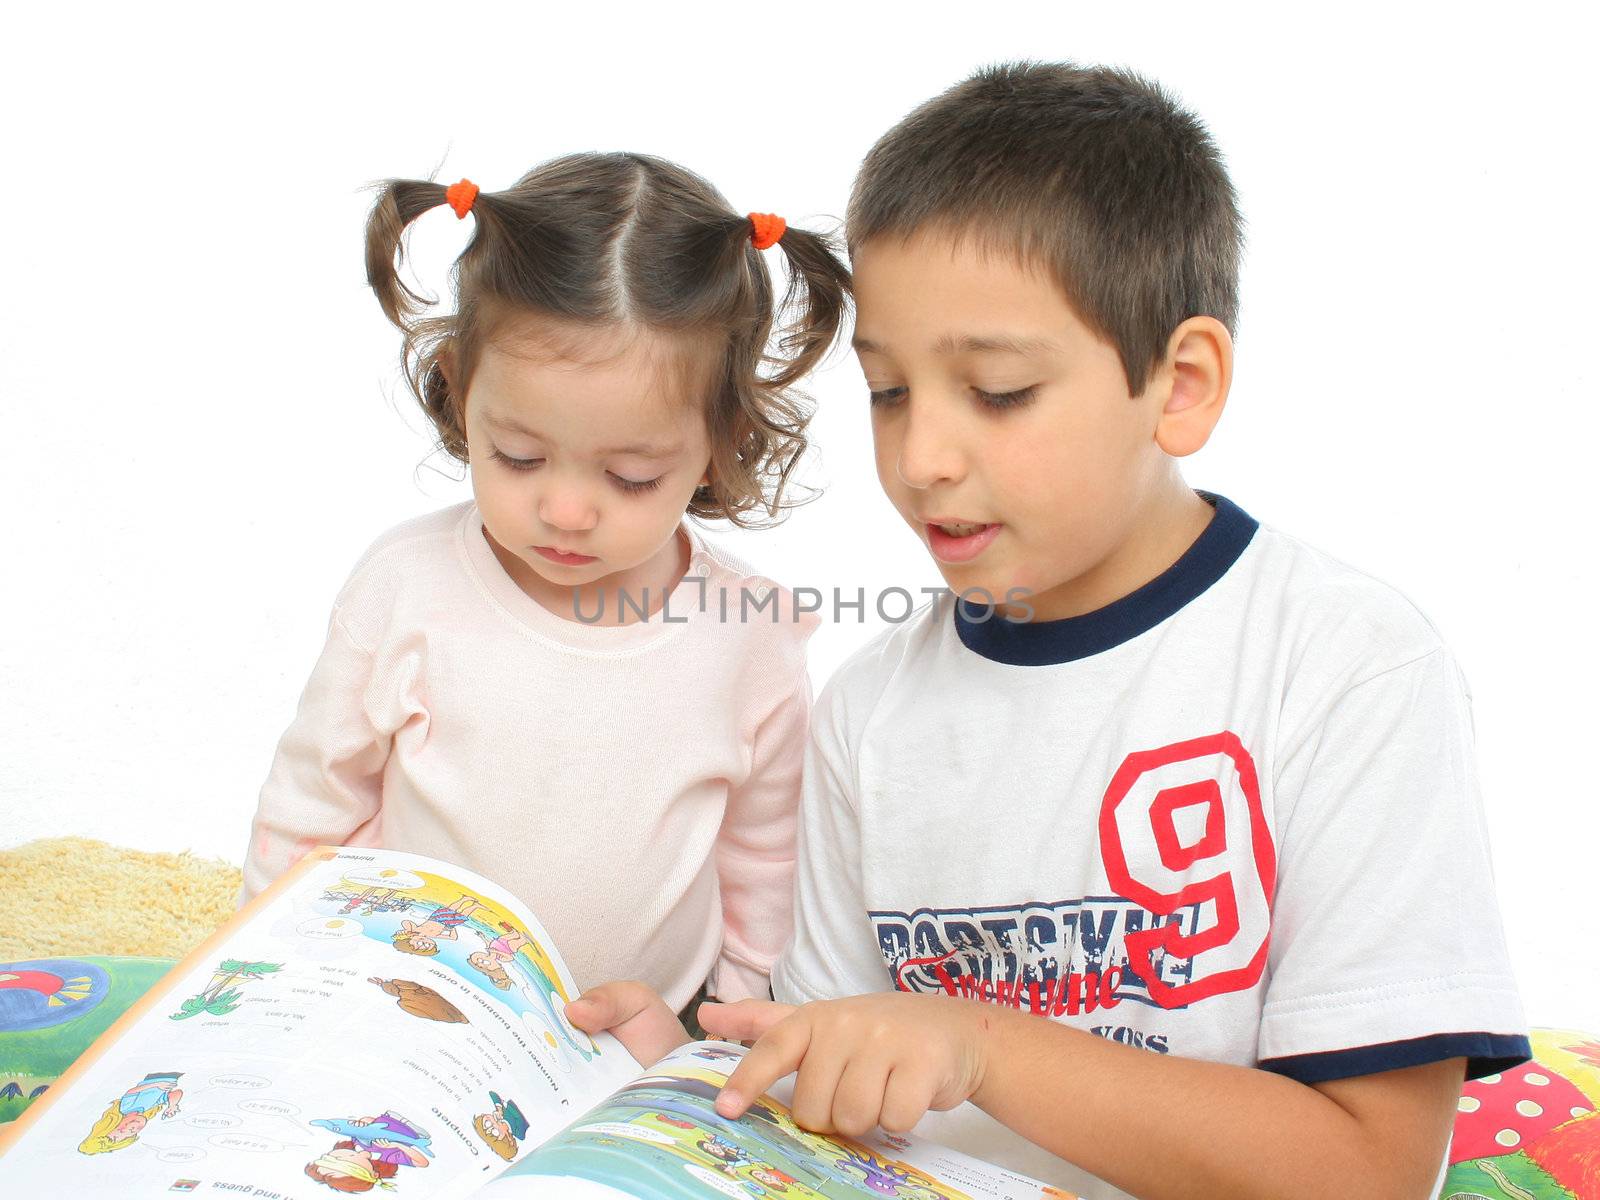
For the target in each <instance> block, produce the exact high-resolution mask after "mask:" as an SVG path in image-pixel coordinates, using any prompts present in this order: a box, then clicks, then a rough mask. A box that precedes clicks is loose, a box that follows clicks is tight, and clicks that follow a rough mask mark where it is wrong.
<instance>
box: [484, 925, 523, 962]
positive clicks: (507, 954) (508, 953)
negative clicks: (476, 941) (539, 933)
mask: <svg viewBox="0 0 1600 1200" xmlns="http://www.w3.org/2000/svg"><path fill="white" fill-rule="evenodd" d="M500 928H501V929H503V930H504V931H505V932H504V933H502V934H501V935H500V936H499V937H497V938H494V939H493V940H490V939H489V938H485V937H483V934H481V933H480V934H478V936H479V937H480V938H483V948H484V949H485V950H487V951H488V952H489V953H490V954H492V955H494V957H495V958H496V959H498V960H500V961H501V962H510V961H511V960H512V959H514V958H516V956H517V951H518V950H521V949H522V948H523V947H524V946H527V945H530V944H531V943H530V942H529V940H528V935H527V934H525V933H523V932H522V930H520V929H518V928H517V927H516V926H515V925H513V924H511V922H509V921H501V922H500Z"/></svg>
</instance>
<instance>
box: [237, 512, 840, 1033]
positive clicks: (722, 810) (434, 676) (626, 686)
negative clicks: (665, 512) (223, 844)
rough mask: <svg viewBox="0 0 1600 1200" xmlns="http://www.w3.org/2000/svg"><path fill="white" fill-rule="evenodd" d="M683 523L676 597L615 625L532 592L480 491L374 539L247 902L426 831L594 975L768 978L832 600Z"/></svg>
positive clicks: (274, 797) (717, 988)
mask: <svg viewBox="0 0 1600 1200" xmlns="http://www.w3.org/2000/svg"><path fill="white" fill-rule="evenodd" d="M680 535H681V537H682V538H683V539H684V540H685V541H686V542H687V543H688V547H687V548H688V550H689V568H688V572H687V574H686V575H685V576H684V577H683V579H682V580H681V581H680V582H679V583H678V584H677V586H676V587H675V588H674V590H673V591H672V592H671V594H670V595H669V597H668V599H667V602H666V604H665V606H664V607H660V608H657V609H656V610H655V611H654V612H651V613H650V616H649V618H648V619H646V620H637V621H634V622H632V623H630V624H627V625H614V626H608V625H599V624H586V623H584V622H583V621H582V620H581V619H578V618H579V617H581V615H582V614H581V613H574V614H573V615H572V616H571V617H568V616H562V615H558V614H556V613H554V612H551V611H549V610H548V609H546V608H544V607H543V606H542V605H541V604H539V603H538V601H536V600H534V599H532V598H531V597H529V596H528V595H527V594H526V593H524V592H523V591H522V589H521V588H520V587H519V586H518V585H517V583H516V581H515V580H513V579H512V578H511V576H510V575H508V574H507V573H506V571H505V569H504V568H503V567H502V566H501V565H500V560H499V559H498V558H496V557H495V554H494V550H493V548H492V547H491V546H490V545H489V543H488V542H487V541H486V540H485V538H484V532H483V523H482V519H481V516H480V514H479V512H478V507H477V505H476V504H475V503H473V502H472V501H466V502H463V503H460V504H455V505H451V506H450V507H448V508H444V509H441V510H439V511H437V512H433V513H428V514H426V515H425V516H421V517H418V518H416V519H414V520H411V521H406V522H404V523H403V524H401V525H398V526H396V527H395V528H393V529H391V530H389V531H387V532H386V533H384V534H382V535H381V536H380V537H378V538H377V539H376V540H375V541H374V542H373V543H372V545H371V546H370V547H368V549H367V551H366V552H365V553H364V554H363V555H362V556H361V558H360V561H358V562H357V563H356V565H355V568H354V569H353V570H352V571H351V573H350V577H349V579H348V580H347V581H346V582H345V585H344V587H343V588H341V589H340V592H339V595H338V597H337V599H336V600H335V601H334V605H333V611H332V612H331V614H330V615H329V618H328V632H327V642H326V644H325V646H324V648H323V651H322V654H321V656H320V657H319V658H318V660H317V663H316V665H315V667H313V669H312V671H311V677H310V678H309V679H308V680H307V682H306V686H305V690H304V692H303V693H302V694H301V697H300V703H299V706H298V709H297V711H296V713H295V716H294V720H293V721H292V722H291V723H290V725H289V727H288V729H287V730H285V732H284V734H283V736H282V738H281V739H280V741H279V743H278V748H277V752H276V753H275V755H274V756H273V760H272V766H271V769H270V770H269V771H268V774H267V779H266V782H265V783H264V784H263V785H262V788H261V796H260V800H259V803H258V806H257V810H256V815H255V820H254V823H253V826H252V828H251V832H250V845H249V850H248V853H247V856H246V859H245V866H244V887H243V891H242V893H241V898H243V899H248V898H249V897H251V896H253V895H254V894H255V893H257V892H259V891H260V890H261V889H262V888H264V887H265V886H266V885H267V884H268V883H269V882H271V881H272V880H273V879H274V878H276V877H277V876H278V875H280V874H282V873H283V872H284V871H285V870H286V869H287V868H288V867H289V866H290V865H291V864H292V863H293V862H295V861H296V860H297V859H298V858H299V857H300V856H301V855H302V854H304V853H305V851H306V850H308V849H310V848H311V847H312V846H315V845H317V844H318V843H319V842H326V843H330V844H335V845H355V846H386V847H388V848H390V849H393V850H407V851H413V852H415V853H418V854H428V855H432V856H434V857H435V858H440V859H443V860H445V861H446V862H450V863H455V864H457V865H460V866H464V867H467V868H469V869H471V870H474V871H476V872H478V873H479V874H480V875H484V876H487V877H488V878H490V879H492V880H494V881H495V882H496V883H499V884H501V885H503V886H505V887H507V888H509V889H510V890H511V891H513V892H514V893H516V895H517V896H518V897H519V898H520V899H522V900H523V901H524V902H526V903H527V904H528V905H529V906H530V907H531V908H532V909H533V910H534V912H535V914H536V915H537V916H538V918H539V920H540V921H541V922H543V924H544V926H545V928H546V929H547V930H549V931H550V935H551V937H552V938H554V939H555V942H556V945H557V946H558V947H559V948H560V952H561V955H562V957H563V958H564V959H565V960H566V962H567V965H568V966H569V967H570V968H571V970H572V973H573V975H574V977H575V978H576V979H577V982H578V984H579V986H580V987H585V988H587V987H592V986H594V985H595V984H598V983H603V982H605V981H606V980H610V979H642V980H645V981H646V982H647V983H649V984H650V985H651V986H653V987H654V988H655V989H656V990H657V991H658V992H660V993H661V995H662V996H664V997H665V998H666V1000H667V1002H668V1003H669V1004H671V1005H673V1007H674V1008H681V1007H682V1006H683V1005H684V1004H685V1003H687V1002H688V1000H689V999H690V997H691V996H693V995H694V993H695V991H696V989H698V988H699V987H700V985H701V983H702V982H706V981H707V980H708V976H709V986H710V989H711V991H712V993H713V994H716V995H720V996H722V997H723V998H726V999H737V998H741V997H745V996H765V995H766V994H767V972H768V971H769V969H770V967H771V963H772V960H773V958H774V957H775V956H776V955H777V953H778V951H779V950H780V949H781V948H782V946H783V943H784V940H785V938H787V937H788V935H789V927H790V915H791V908H790V894H791V892H792V887H793V870H794V853H795V851H794V839H795V826H796V815H795V814H796V809H797V807H798V805H799V794H800V763H801V757H802V754H803V752H804V749H805V734H806V722H807V718H808V716H809V712H810V707H811V687H810V683H809V680H808V678H807V673H806V642H807V639H808V638H809V637H810V636H811V634H812V632H813V631H814V630H815V629H816V627H817V625H818V623H819V621H818V618H817V616H816V615H815V614H814V613H802V612H799V611H798V608H797V606H796V605H795V603H794V597H793V594H792V593H791V592H790V591H788V590H787V589H785V588H782V587H780V586H778V585H777V584H776V583H775V582H774V581H773V580H772V579H770V578H768V577H767V576H764V575H760V574H758V573H756V572H755V571H754V569H753V568H751V567H750V566H748V565H747V564H745V563H744V562H743V560H741V559H739V558H738V557H736V556H734V555H732V554H730V553H729V552H727V551H726V550H724V549H722V548H721V547H719V546H717V545H715V544H713V543H710V542H708V541H706V540H705V539H704V538H703V537H701V535H700V533H699V531H698V530H697V529H696V528H695V527H694V526H692V525H690V524H689V523H687V522H685V523H684V524H683V525H681V526H680ZM630 602H632V603H634V604H635V605H636V606H637V607H638V608H639V609H641V610H644V611H649V609H650V608H651V607H652V606H653V605H656V604H659V603H660V594H659V591H657V592H656V593H655V598H654V599H650V598H647V597H645V596H643V595H635V594H630Z"/></svg>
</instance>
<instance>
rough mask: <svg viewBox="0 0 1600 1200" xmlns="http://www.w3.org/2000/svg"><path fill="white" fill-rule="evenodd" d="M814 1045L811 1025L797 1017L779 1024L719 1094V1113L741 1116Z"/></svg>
mask: <svg viewBox="0 0 1600 1200" xmlns="http://www.w3.org/2000/svg"><path fill="white" fill-rule="evenodd" d="M810 1043H811V1024H810V1022H808V1021H805V1020H803V1019H800V1018H798V1017H795V1016H793V1015H791V1016H789V1017H786V1018H784V1019H783V1020H782V1021H779V1022H778V1023H777V1024H776V1025H774V1026H773V1027H772V1028H771V1029H769V1030H768V1031H767V1033H766V1035H765V1036H763V1037H761V1038H760V1039H758V1040H757V1042H756V1044H755V1045H754V1046H752V1047H750V1052H749V1053H748V1054H746V1055H745V1056H744V1058H743V1060H742V1061H740V1063H739V1065H738V1066H737V1067H735V1068H734V1071H733V1074H732V1075H729V1076H728V1081H727V1082H726V1083H724V1084H723V1085H722V1091H721V1092H719V1093H718V1095H717V1112H718V1113H720V1114H721V1115H722V1116H724V1117H730V1118H732V1117H739V1116H743V1115H744V1111H745V1109H747V1108H749V1107H750V1104H751V1101H753V1100H754V1099H755V1098H756V1097H757V1096H759V1095H761V1093H762V1092H764V1091H766V1090H767V1089H768V1088H769V1087H771V1086H772V1085H773V1084H774V1083H776V1082H778V1080H780V1079H782V1078H783V1077H784V1076H785V1075H787V1074H788V1073H789V1072H790V1071H793V1070H794V1069H795V1068H796V1067H798V1066H799V1065H800V1060H801V1059H803V1058H804V1057H805V1056H806V1049H807V1047H808V1046H809V1045H810Z"/></svg>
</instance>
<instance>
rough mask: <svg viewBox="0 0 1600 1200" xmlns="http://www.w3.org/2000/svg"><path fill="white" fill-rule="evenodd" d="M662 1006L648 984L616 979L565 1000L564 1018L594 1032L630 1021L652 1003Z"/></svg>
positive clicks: (659, 998) (588, 1031) (659, 999)
mask: <svg viewBox="0 0 1600 1200" xmlns="http://www.w3.org/2000/svg"><path fill="white" fill-rule="evenodd" d="M658 1004H659V1005H660V1006H661V1007H662V1008H663V1009H665V1008H666V1001H664V1000H662V999H661V997H660V996H658V995H656V993H655V992H654V990H652V989H651V988H650V987H649V985H647V984H643V983H640V982H639V981H638V980H635V979H620V980H616V981H614V982H611V983H602V984H600V985H599V986H598V987H592V988H590V989H589V990H588V991H587V992H584V993H583V995H581V996H579V997H578V998H577V999H576V1000H569V1001H568V1002H567V1007H566V1014H567V1020H569V1021H571V1022H572V1023H573V1024H574V1025H576V1026H577V1027H578V1028H579V1029H581V1030H583V1031H584V1032H585V1033H598V1032H599V1031H600V1030H602V1029H611V1028H614V1027H615V1026H618V1025H621V1024H623V1023H624V1022H626V1021H631V1020H632V1019H633V1018H634V1017H637V1016H638V1015H639V1014H640V1013H642V1012H646V1011H648V1010H649V1009H650V1008H652V1007H653V1006H655V1005H658Z"/></svg>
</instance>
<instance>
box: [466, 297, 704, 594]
mask: <svg viewBox="0 0 1600 1200" xmlns="http://www.w3.org/2000/svg"><path fill="white" fill-rule="evenodd" d="M688 350H689V348H688V347H686V346H685V345H683V344H682V343H681V342H678V341H675V340H674V339H672V338H670V337H668V336H667V335H662V334H658V333H655V332H652V331H649V330H641V329H637V328H628V329H620V328H619V329H613V330H607V331H604V332H600V333H594V332H586V333H584V334H583V335H582V337H581V340H578V341H576V342H575V343H572V342H569V343H567V344H563V345H562V346H560V347H559V348H558V347H556V346H554V345H552V344H551V343H550V342H549V341H548V340H546V339H541V340H538V341H535V340H532V339H517V338H514V337H511V338H503V339H500V340H498V341H496V342H494V343H491V344H490V345H487V346H485V347H484V349H483V352H482V354H481V357H480V359H479V361H478V364H477V369H476V371H475V372H474V374H473V377H472V383H471V386H470V388H469V390H468V394H467V397H466V401H465V421H464V424H465V430H466V435H467V451H468V459H469V464H470V469H471V473H472V490H473V493H474V495H475V497H476V499H477V502H478V509H479V512H480V513H481V515H482V517H483V524H484V528H485V530H486V531H487V533H488V537H489V544H490V546H491V547H492V548H493V549H494V551H495V555H496V557H498V558H499V559H500V562H501V564H502V565H503V566H504V567H505V569H506V572H507V573H508V574H509V575H510V576H511V577H512V578H513V579H514V580H516V582H517V584H518V586H519V587H521V588H522V590H523V591H524V592H526V593H528V595H529V596H531V597H533V599H535V600H537V601H538V602H539V603H541V604H543V605H544V606H545V607H546V608H548V609H550V610H551V611H552V612H554V613H556V614H557V615H558V616H562V617H566V618H568V619H569V620H570V619H576V617H577V614H578V612H580V611H581V612H582V613H583V614H584V615H585V616H588V617H592V615H593V614H594V613H595V612H596V611H597V607H598V604H597V598H598V597H599V596H600V595H601V594H602V593H604V594H605V601H604V606H605V612H606V614H607V619H608V620H609V619H610V616H611V614H612V613H613V612H614V611H616V610H617V609H618V608H620V605H619V604H618V602H617V600H616V593H617V592H618V591H619V590H622V591H626V592H627V594H628V595H629V596H630V597H631V598H632V602H633V603H634V604H635V605H638V606H643V603H644V601H645V599H646V597H645V589H646V588H648V589H649V600H648V606H649V610H650V611H654V610H655V609H656V608H658V607H659V605H660V600H661V597H662V596H663V595H664V594H665V591H666V590H670V589H671V588H672V587H673V586H674V585H675V584H676V583H677V582H678V580H679V579H680V578H681V576H682V571H683V567H684V565H685V564H686V562H687V549H686V548H680V546H679V544H678V540H677V539H676V538H675V536H674V534H675V532H676V530H677V528H678V524H679V522H680V521H681V520H682V519H683V514H684V510H685V509H686V508H687V507H688V504H689V500H690V498H691V497H692V496H693V494H694V491H695V489H696V488H697V487H698V486H700V484H701V483H702V482H703V480H704V478H705V474H706V470H707V468H708V466H709V464H710V460H711V447H710V442H709V439H708V436H707V434H706V428H705V418H704V415H703V408H702V405H701V403H700V395H699V389H698V388H697V387H696V382H697V380H696V378H693V377H691V376H692V372H687V371H684V370H683V369H682V368H683V367H684V366H685V365H686V364H689V363H693V362H694V361H695V359H694V358H693V357H691V356H690V355H689V353H688Z"/></svg>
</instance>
